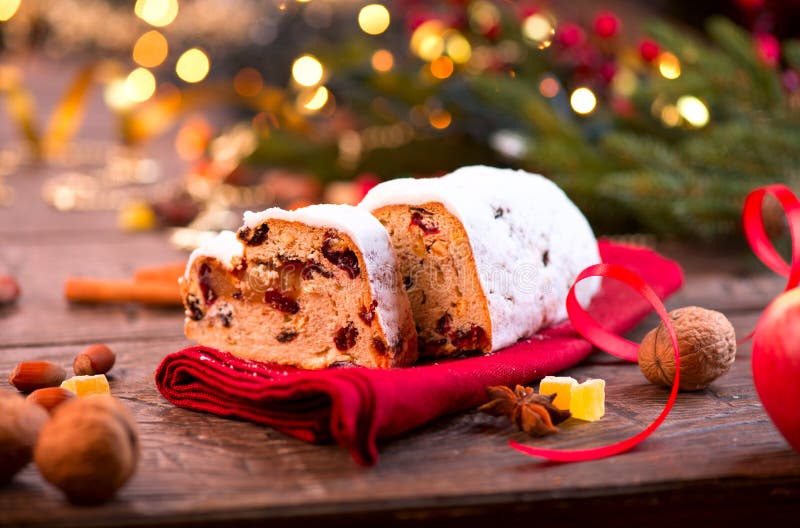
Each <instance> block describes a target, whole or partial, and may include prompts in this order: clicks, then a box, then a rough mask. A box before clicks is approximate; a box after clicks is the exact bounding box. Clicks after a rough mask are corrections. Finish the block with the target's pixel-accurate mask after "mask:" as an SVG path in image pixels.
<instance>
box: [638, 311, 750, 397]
mask: <svg viewBox="0 0 800 528" xmlns="http://www.w3.org/2000/svg"><path fill="white" fill-rule="evenodd" d="M669 314H670V317H671V318H672V324H673V326H674V327H675V333H676V334H677V337H678V346H679V347H680V358H681V376H680V390H683V391H694V390H700V389H704V388H706V387H708V385H709V384H710V383H711V382H712V381H714V380H715V379H717V378H719V377H720V376H722V375H723V374H725V373H727V372H728V370H730V368H731V365H732V364H733V361H734V359H735V358H736V334H735V332H734V330H733V325H731V323H730V321H728V319H727V318H726V317H725V316H724V315H723V314H721V313H720V312H715V311H714V310H707V309H705V308H700V307H698V306H687V307H685V308H678V309H677V310H673V311H671V312H670V313H669ZM639 368H640V369H641V370H642V373H643V374H644V376H645V377H646V378H647V379H648V380H650V382H652V383H654V384H656V385H665V386H667V387H671V386H672V378H673V376H674V375H675V356H674V353H673V351H672V342H671V341H670V338H669V333H668V332H667V329H666V327H665V326H664V323H663V322H662V323H660V324H659V325H658V327H656V328H654V329H653V330H651V331H650V332H649V333H648V334H647V335H646V336H644V339H643V340H642V344H641V345H639Z"/></svg>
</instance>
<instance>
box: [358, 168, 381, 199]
mask: <svg viewBox="0 0 800 528" xmlns="http://www.w3.org/2000/svg"><path fill="white" fill-rule="evenodd" d="M380 182H381V180H379V179H378V177H377V176H375V174H373V173H371V172H364V173H362V174H359V175H358V176H357V177H356V179H355V180H353V183H355V184H356V189H358V199H359V201H360V200H361V199H362V198H364V197H365V196H366V195H367V193H368V192H369V191H370V189H372V188H373V187H375V186H376V185H378V184H379V183H380Z"/></svg>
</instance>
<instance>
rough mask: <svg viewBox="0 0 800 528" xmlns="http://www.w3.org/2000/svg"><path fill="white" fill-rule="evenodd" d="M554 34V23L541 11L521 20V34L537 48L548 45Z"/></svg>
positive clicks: (551, 41)
mask: <svg viewBox="0 0 800 528" xmlns="http://www.w3.org/2000/svg"><path fill="white" fill-rule="evenodd" d="M555 34H556V28H555V25H554V24H553V22H551V21H550V19H548V18H547V17H546V16H544V15H542V14H541V13H535V14H533V15H531V16H529V17H528V18H526V19H525V20H524V21H523V22H522V35H523V36H524V37H525V39H526V40H528V41H529V42H531V43H533V44H534V45H536V47H538V48H539V49H544V48H547V47H549V46H550V44H552V43H553V37H554V36H555Z"/></svg>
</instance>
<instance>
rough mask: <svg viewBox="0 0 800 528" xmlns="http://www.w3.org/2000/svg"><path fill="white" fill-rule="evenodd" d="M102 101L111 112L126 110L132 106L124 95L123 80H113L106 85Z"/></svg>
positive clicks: (131, 102)
mask: <svg viewBox="0 0 800 528" xmlns="http://www.w3.org/2000/svg"><path fill="white" fill-rule="evenodd" d="M103 100H104V101H105V102H106V105H108V107H109V108H111V109H113V110H127V109H128V108H130V107H131V106H133V104H134V102H133V101H131V100H130V99H129V98H128V96H127V94H126V93H125V79H115V80H113V81H111V82H109V83H108V84H106V87H105V90H103Z"/></svg>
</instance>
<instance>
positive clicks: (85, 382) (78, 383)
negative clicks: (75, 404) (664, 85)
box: [61, 374, 111, 398]
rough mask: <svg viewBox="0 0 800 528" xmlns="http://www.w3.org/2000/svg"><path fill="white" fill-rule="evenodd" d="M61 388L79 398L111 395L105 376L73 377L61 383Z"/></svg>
mask: <svg viewBox="0 0 800 528" xmlns="http://www.w3.org/2000/svg"><path fill="white" fill-rule="evenodd" d="M61 388H62V389H67V390H68V391H72V392H74V393H75V394H76V395H77V396H78V397H79V398H83V397H84V396H91V395H92V394H111V387H109V386H108V379H107V378H106V376H105V374H97V375H95V376H72V377H71V378H69V379H67V380H64V381H63V382H62V383H61Z"/></svg>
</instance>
